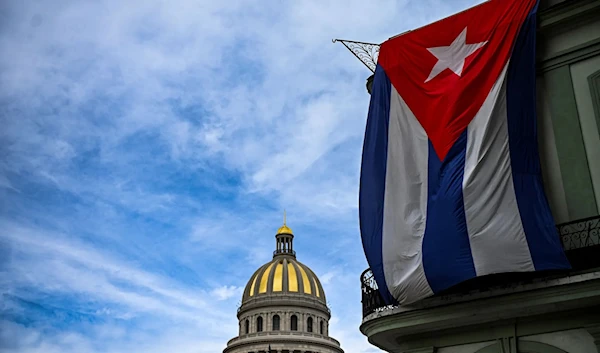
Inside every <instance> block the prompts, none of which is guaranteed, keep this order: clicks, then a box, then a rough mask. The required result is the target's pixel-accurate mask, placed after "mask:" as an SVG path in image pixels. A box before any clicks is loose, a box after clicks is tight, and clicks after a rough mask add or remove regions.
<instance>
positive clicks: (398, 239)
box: [382, 86, 433, 303]
mask: <svg viewBox="0 0 600 353" xmlns="http://www.w3.org/2000/svg"><path fill="white" fill-rule="evenodd" d="M428 149H429V140H428V138H427V134H426V133H425V130H424V129H423V127H421V124H419V122H418V121H417V119H416V118H415V116H414V114H413V113H412V112H411V110H410V109H409V108H408V106H407V105H406V103H405V102H404V100H403V99H402V97H400V95H399V94H398V92H397V91H396V89H395V88H394V86H392V87H391V97H390V120H389V131H388V150H387V167H386V176H385V196H384V197H385V199H384V211H383V235H382V237H383V239H382V247H383V249H382V255H383V271H384V274H385V281H386V283H387V285H388V289H389V290H390V293H391V294H392V295H393V296H394V297H395V298H396V299H397V300H398V301H399V302H406V303H410V302H413V301H415V300H418V299H421V298H423V297H427V296H430V295H432V294H433V292H432V290H431V287H429V284H428V282H427V278H426V277H425V271H424V269H423V261H422V256H423V253H422V243H423V235H424V233H425V221H426V217H427V163H428Z"/></svg>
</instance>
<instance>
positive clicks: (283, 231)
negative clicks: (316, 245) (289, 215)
mask: <svg viewBox="0 0 600 353" xmlns="http://www.w3.org/2000/svg"><path fill="white" fill-rule="evenodd" d="M277 234H294V233H292V229H291V228H290V227H288V226H286V225H285V224H284V225H282V226H281V227H279V229H277Z"/></svg>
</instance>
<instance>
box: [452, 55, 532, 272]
mask: <svg viewBox="0 0 600 353" xmlns="http://www.w3.org/2000/svg"><path fill="white" fill-rule="evenodd" d="M507 68H508V64H506V67H505V68H504V71H503V72H502V74H501V75H500V77H498V80H497V81H496V83H495V84H494V87H493V88H492V90H491V91H490V94H489V95H488V97H487V98H486V100H485V102H484V103H483V106H482V107H481V109H480V110H479V112H478V113H477V115H476V116H475V118H474V119H473V121H471V123H470V124H469V127H468V131H467V134H468V135H467V151H466V161H465V174H464V179H463V197H464V205H465V215H466V219H467V229H468V233H469V240H470V243H471V252H472V254H473V262H474V264H475V271H476V272H477V276H482V275H487V274H491V273H498V272H505V271H519V272H521V271H533V270H534V266H533V261H532V260H531V254H530V252H529V246H528V245H527V238H526V237H525V232H524V231H523V224H522V223H521V215H520V213H519V208H518V205H517V199H516V196H515V190H514V184H513V177H512V169H511V161H510V148H509V143H508V126H507V124H508V123H507V108H506V72H507Z"/></svg>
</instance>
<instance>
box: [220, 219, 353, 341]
mask: <svg viewBox="0 0 600 353" xmlns="http://www.w3.org/2000/svg"><path fill="white" fill-rule="evenodd" d="M275 240H276V244H275V245H276V246H275V251H274V252H273V260H272V261H270V262H268V263H266V264H264V265H263V266H261V267H260V268H259V269H258V270H256V271H255V272H254V274H253V275H252V276H251V277H250V280H249V281H248V284H247V285H246V287H245V289H244V293H243V296H242V303H241V306H240V308H239V309H238V313H237V317H238V320H239V332H238V336H237V337H235V338H233V339H231V340H230V341H229V342H227V348H225V350H223V353H267V352H269V350H270V353H276V352H277V353H344V351H343V350H342V349H341V347H340V343H339V342H338V341H336V340H335V339H333V338H332V337H330V336H329V319H330V318H331V313H330V311H329V308H328V307H327V301H326V297H325V291H324V290H323V287H322V286H321V282H320V281H319V279H318V278H317V276H316V275H315V274H314V272H313V271H312V270H311V269H310V268H309V267H308V266H306V265H304V264H302V263H301V262H299V261H298V260H296V251H295V250H294V244H293V241H294V235H293V233H292V230H291V229H290V228H289V227H288V226H287V225H286V224H285V221H284V225H283V226H282V227H281V228H279V230H278V231H277V234H276V235H275Z"/></svg>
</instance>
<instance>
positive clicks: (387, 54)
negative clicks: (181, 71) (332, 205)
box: [359, 0, 570, 304]
mask: <svg viewBox="0 0 600 353" xmlns="http://www.w3.org/2000/svg"><path fill="white" fill-rule="evenodd" d="M537 5H538V4H537V1H535V0H490V1H488V2H485V3H483V4H481V5H478V6H476V7H473V8H470V9H468V10H466V11H464V12H461V13H458V14H456V15H454V16H451V17H448V18H446V19H443V20H441V21H438V22H435V23H433V24H430V25H428V26H425V27H422V28H420V29H417V30H414V31H411V32H408V33H406V34H403V35H400V36H398V37H395V38H392V39H390V40H388V41H386V42H385V43H383V44H382V45H381V48H380V53H379V58H378V65H377V69H376V71H375V77H374V82H373V88H372V94H371V102H370V107H369V114H368V119H367V127H366V133H365V140H364V146H363V156H362V166H361V178H360V197H359V216H360V229H361V237H362V241H363V248H364V251H365V254H366V257H367V260H368V263H369V266H370V267H371V270H372V271H373V274H374V278H375V280H376V281H377V284H378V286H379V289H380V291H381V294H382V295H383V297H384V299H385V300H386V301H387V303H394V302H397V303H399V304H410V303H413V302H415V301H418V300H420V299H423V298H426V297H428V296H431V295H434V294H436V293H439V292H441V291H444V290H445V289H448V288H450V287H452V286H454V285H456V284H458V283H461V282H463V281H466V280H469V279H472V278H475V277H479V276H484V275H489V274H495V273H505V272H530V271H541V270H557V269H568V268H570V265H569V263H568V261H567V259H566V256H565V254H564V251H563V249H562V246H561V244H560V240H559V236H558V234H557V231H556V228H555V225H554V220H553V217H552V214H551V213H550V209H549V206H548V203H547V200H546V197H545V194H544V189H543V185H542V180H541V172H540V162H539V156H538V144H537V132H536V89H535V82H536V78H535V45H536V11H537Z"/></svg>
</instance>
